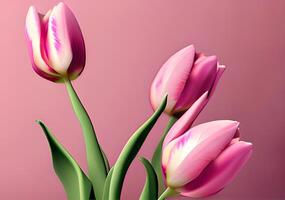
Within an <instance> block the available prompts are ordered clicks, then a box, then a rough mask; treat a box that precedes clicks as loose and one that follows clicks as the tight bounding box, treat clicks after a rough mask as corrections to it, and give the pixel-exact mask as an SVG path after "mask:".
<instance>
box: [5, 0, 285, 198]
mask: <svg viewBox="0 0 285 200" xmlns="http://www.w3.org/2000/svg"><path fill="white" fill-rule="evenodd" d="M5 2H6V3H3V2H2V4H1V17H0V26H1V33H0V34H1V35H0V36H1V38H0V45H1V50H0V54H1V69H2V70H1V71H2V74H1V79H0V85H1V87H0V91H1V98H0V105H1V111H0V118H1V134H0V158H1V164H0V177H1V178H0V199H5V200H6V199H7V200H16V199H23V200H28V199H29V200H30V199H31V200H34V199H35V200H36V199H40V200H53V199H55V200H62V199H66V197H65V194H64V191H63V188H62V186H61V184H60V183H59V181H58V179H57V177H56V175H55V174H54V172H53V168H52V165H51V159H50V152H49V148H48V145H47V142H46V140H45V138H44V136H43V134H42V131H41V129H40V128H39V127H38V125H37V124H36V123H35V120H36V119H41V120H43V121H44V122H46V124H47V125H48V126H49V127H50V128H51V129H52V130H53V132H54V133H55V134H56V136H57V137H58V139H59V140H60V141H61V142H62V143H63V144H64V145H65V146H66V147H67V148H68V149H69V150H70V152H72V154H73V155H74V157H75V158H76V159H77V160H78V161H79V163H80V164H81V165H82V166H83V168H84V169H86V162H85V157H84V144H83V138H82V135H81V131H80V127H79V124H78V122H77V120H76V118H75V116H74V114H73V112H72V110H71V107H70V105H69V102H68V98H67V94H66V91H65V88H64V86H63V85H59V84H54V83H51V82H49V81H46V80H43V79H41V78H40V77H39V76H37V75H36V74H35V73H34V72H33V71H32V68H31V65H30V62H29V60H28V54H27V48H26V43H25V38H24V20H25V15H26V12H27V9H28V7H29V5H31V4H34V5H35V6H36V7H37V8H38V9H39V10H40V11H42V12H45V11H47V10H48V9H49V8H51V7H52V6H53V5H54V4H55V3H57V1H54V0H50V1H47V0H46V1H43V0H34V1H31V0H9V1H5ZM66 3H67V4H68V5H69V6H70V7H71V8H72V10H73V11H74V13H75V14H76V16H77V19H78V20H79V23H80V25H81V28H82V31H83V34H84V36H85V41H86V45H87V65H86V68H85V70H84V73H83V74H82V76H81V77H80V78H79V79H78V80H76V81H75V82H74V85H75V87H76V89H77V90H78V91H79V92H78V93H79V95H80V96H81V99H82V101H83V102H84V104H85V105H86V108H87V110H88V111H89V113H90V116H91V118H92V119H93V121H94V124H95V129H96V131H97V134H98V137H99V138H100V142H101V143H102V145H103V147H104V148H105V150H106V153H107V154H108V156H109V157H110V160H111V162H112V163H114V161H115V159H116V158H117V156H118V154H119V152H120V150H121V149H122V147H123V145H124V144H125V142H126V141H127V139H128V138H129V137H130V135H131V134H132V132H133V131H134V130H135V129H136V128H137V127H138V126H139V125H140V124H141V123H142V122H143V121H144V120H145V119H146V118H147V117H148V116H149V115H150V114H151V113H152V109H151V107H150V103H149V100H148V94H149V86H150V84H151V81H152V79H153V77H154V75H155V73H156V72H157V70H158V69H159V67H160V66H161V65H162V64H163V62H164V61H165V60H166V59H167V58H168V57H169V56H170V55H171V54H173V53H174V52H175V51H177V50H179V49H180V48H182V47H184V46H186V45H188V44H191V43H193V44H195V46H196V48H197V49H198V50H199V51H203V52H206V53H207V54H216V55H218V57H219V60H220V62H221V63H222V64H225V65H226V66H227V71H226V72H225V74H224V76H223V77H222V80H221V82H220V84H219V86H218V88H217V91H216V93H215V95H214V97H213V98H212V100H211V102H210V103H209V104H208V106H207V107H206V110H205V111H204V112H203V113H202V114H201V115H200V117H199V119H198V121H197V123H198V122H199V123H200V122H205V121H209V120H215V119H235V120H238V121H240V122H241V133H242V138H243V140H246V141H251V142H253V143H254V154H253V156H252V158H251V160H250V161H249V163H248V165H247V166H246V167H245V168H244V170H243V171H242V172H241V173H240V174H239V176H238V177H237V178H236V179H235V181H234V182H233V183H232V184H230V185H229V186H228V187H227V188H226V189H225V190H224V191H222V192H221V193H219V195H216V196H215V197H212V198H210V199H211V200H215V199H217V200H218V199H219V200H222V199H227V200H229V199H233V200H235V199H245V200H248V199H270V200H271V199H284V198H285V191H284V184H285V170H284V169H285V160H284V153H285V145H284V141H285V135H284V134H285V131H284V129H285V115H284V113H285V101H284V97H285V79H284V74H285V59H284V58H285V56H284V55H285V39H284V38H285V22H284V19H285V1H282V0H274V1H269V0H267V1H265V0H263V1H262V0H252V1H234V0H231V1H229V0H219V1H218V0H206V1H194V0H180V1H174V0H172V1H170V0H157V1H154V0H141V1H134V0H125V1H115V0H113V1H110V0H109V1H108V0H105V1H103V0H101V1H92V0H89V1H87V0H85V1H84V0H80V1H79V0H77V1H76V0H73V1H71V0H70V1H66ZM166 121H167V117H166V116H164V117H162V118H161V119H160V120H159V122H158V124H157V125H156V127H155V128H154V129H153V131H152V132H151V134H150V135H149V138H148V140H147V142H146V143H145V145H144V147H143V149H142V151H141V152H140V155H145V156H147V157H150V155H151V152H152V149H153V148H154V147H155V145H156V142H157V141H158V139H159V137H160V135H161V132H162V130H163V127H164V126H165V124H166ZM143 182H144V170H143V167H142V166H141V164H140V163H139V162H137V161H136V162H135V163H134V164H133V165H132V167H131V170H130V171H129V173H128V176H127V182H126V184H125V186H124V191H123V194H122V200H133V199H138V195H139V192H140V190H141V189H142V186H143Z"/></svg>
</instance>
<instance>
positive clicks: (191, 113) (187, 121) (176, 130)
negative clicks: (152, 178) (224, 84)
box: [162, 92, 208, 168]
mask: <svg viewBox="0 0 285 200" xmlns="http://www.w3.org/2000/svg"><path fill="white" fill-rule="evenodd" d="M207 102H208V92H205V93H204V94H203V95H202V96H201V97H200V98H199V99H198V100H197V101H196V102H195V103H194V104H193V105H192V106H191V107H190V108H189V109H188V110H187V111H186V112H185V113H184V114H183V115H182V116H181V117H180V118H179V120H178V121H177V122H176V123H175V124H174V125H173V126H172V128H171V129H170V130H169V132H168V134H167V135H166V137H165V139H164V141H163V147H162V149H165V147H166V146H167V145H168V144H169V143H170V142H171V141H172V140H174V139H175V138H177V137H179V136H180V135H182V134H183V133H185V132H186V131H187V130H188V129H189V128H190V127H191V126H192V124H193V122H194V120H195V119H196V118H197V116H198V115H199V113H200V112H201V111H202V110H203V108H204V107H205V105H206V104H207ZM170 149H171V148H168V150H165V151H164V150H163V155H162V167H163V168H165V167H166V164H167V162H168V159H169V155H170V151H169V150H170Z"/></svg>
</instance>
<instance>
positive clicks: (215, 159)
mask: <svg viewBox="0 0 285 200" xmlns="http://www.w3.org/2000/svg"><path fill="white" fill-rule="evenodd" d="M204 98H205V97H204ZM201 102H203V98H202V97H201V98H200V103H201ZM194 105H195V104H194ZM196 108H198V109H199V107H198V106H197V105H196ZM196 116H197V110H195V109H192V110H191V109H189V110H188V111H187V112H186V113H185V114H184V115H183V116H182V117H181V118H180V119H179V120H178V121H177V122H176V124H175V125H174V126H173V127H172V128H171V129H170V131H169V134H168V135H167V136H166V138H165V140H164V144H163V154H162V168H163V171H164V174H165V177H166V183H167V186H168V187H169V188H171V189H172V190H175V191H176V192H178V193H180V194H181V195H183V196H187V197H192V198H198V197H199V198H200V197H207V196H209V195H212V194H215V193H217V192H218V191H220V190H221V189H223V188H224V187H225V186H226V185H227V184H228V183H229V182H230V181H231V180H232V179H233V178H234V177H235V176H236V175H237V173H238V172H239V171H240V169H241V168H242V167H243V166H244V164H245V163H246V161H247V160H248V158H249V157H250V155H251V152H252V144H251V143H247V142H243V141H240V140H239V136H240V135H239V128H238V127H239V123H238V122H236V121H231V120H219V121H212V122H208V123H204V124H200V125H198V126H195V127H193V128H189V126H191V124H192V123H193V120H194V119H195V117H196ZM187 119H188V121H187ZM188 128H189V129H188ZM185 129H187V130H186V131H185Z"/></svg>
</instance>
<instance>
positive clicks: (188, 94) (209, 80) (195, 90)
mask: <svg viewBox="0 0 285 200" xmlns="http://www.w3.org/2000/svg"><path fill="white" fill-rule="evenodd" d="M216 75H217V57H216V56H209V57H206V56H200V57H198V59H197V60H196V61H195V63H194V67H193V69H192V70H191V73H190V77H189V79H188V81H187V83H186V85H185V87H184V89H183V91H182V94H181V98H180V99H179V101H178V102H177V104H176V105H175V110H177V111H179V110H184V109H185V108H187V107H189V105H192V104H193V103H194V102H195V101H196V99H198V98H199V97H200V95H201V94H203V93H204V92H206V91H208V90H210V89H211V88H212V86H213V83H214V81H215V79H216Z"/></svg>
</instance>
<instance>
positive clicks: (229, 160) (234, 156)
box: [181, 141, 252, 198]
mask: <svg viewBox="0 0 285 200" xmlns="http://www.w3.org/2000/svg"><path fill="white" fill-rule="evenodd" d="M251 153H252V144H251V143H247V142H242V141H240V142H235V143H234V144H232V145H230V146H229V147H228V148H226V149H225V150H224V151H223V152H222V153H221V154H220V155H219V156H218V157H217V158H216V159H215V160H214V161H213V162H211V163H210V164H209V165H208V166H207V167H206V168H205V169H204V170H203V172H202V173H201V174H200V176H199V177H198V178H196V179H195V180H194V181H192V182H190V183H189V184H187V185H186V186H185V187H183V188H182V189H181V195H183V196H188V197H192V198H201V197H207V196H209V195H212V194H215V193H217V192H218V191H220V190H221V189H223V188H224V187H225V186H226V185H227V184H228V183H229V182H231V181H232V180H233V179H234V178H235V176H236V175H237V174H238V172H239V171H240V170H241V169H242V167H243V166H244V165H245V163H246V162H247V160H248V159H249V157H250V155H251Z"/></svg>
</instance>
